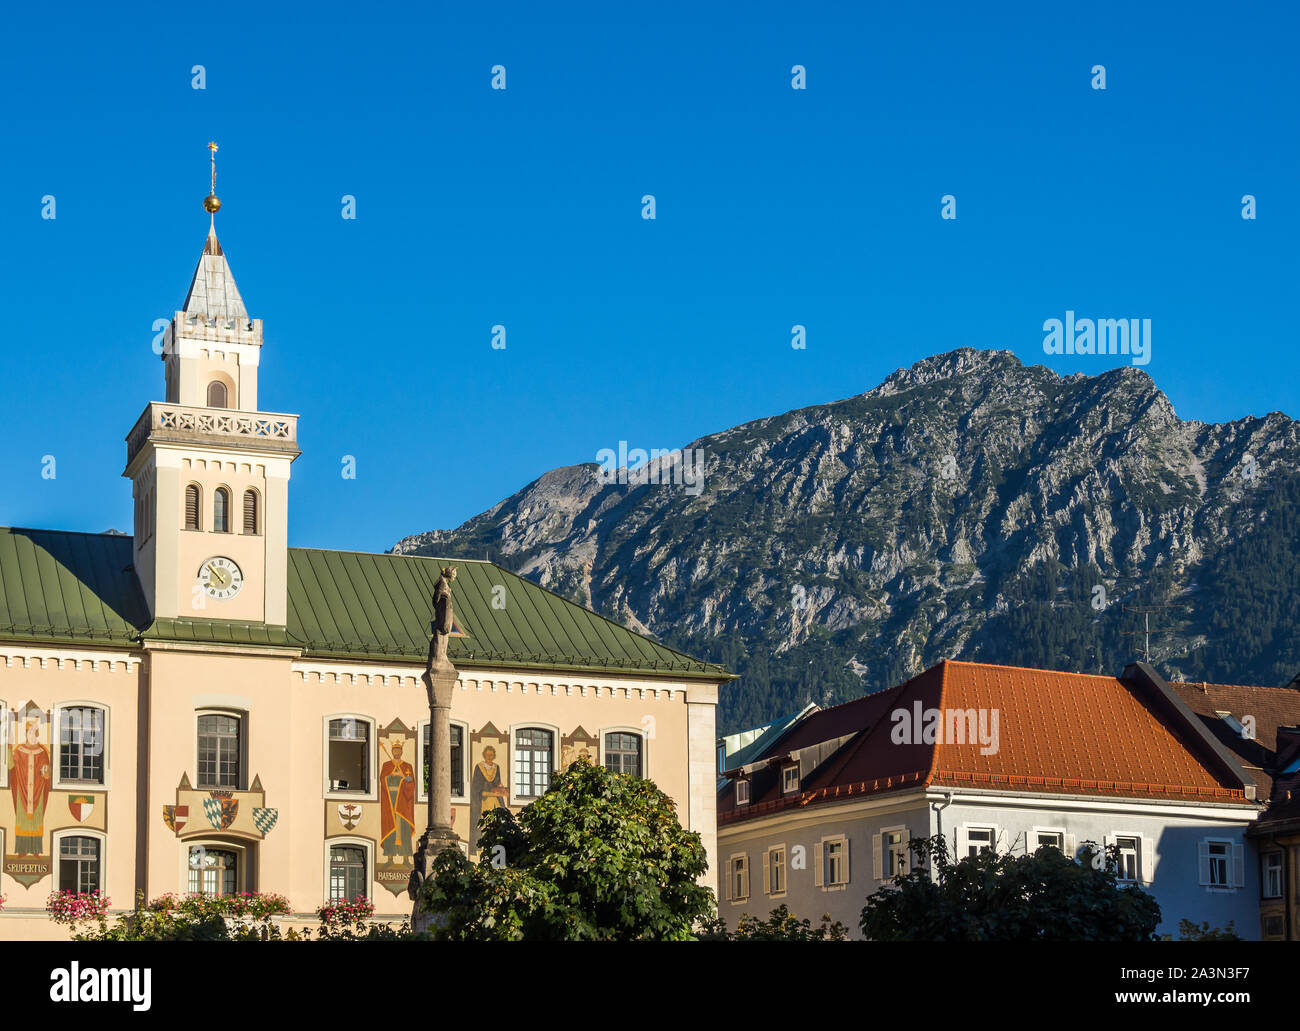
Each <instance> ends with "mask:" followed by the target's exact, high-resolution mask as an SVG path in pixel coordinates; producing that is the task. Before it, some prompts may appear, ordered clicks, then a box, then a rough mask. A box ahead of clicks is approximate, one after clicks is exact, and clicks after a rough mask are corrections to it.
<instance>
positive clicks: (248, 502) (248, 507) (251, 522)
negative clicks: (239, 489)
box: [244, 490, 261, 534]
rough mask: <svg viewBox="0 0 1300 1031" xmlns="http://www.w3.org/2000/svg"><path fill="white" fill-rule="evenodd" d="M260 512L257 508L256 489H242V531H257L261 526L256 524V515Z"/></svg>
mask: <svg viewBox="0 0 1300 1031" xmlns="http://www.w3.org/2000/svg"><path fill="white" fill-rule="evenodd" d="M260 514H261V513H259V512H258V510H257V491H255V490H246V491H244V533H250V534H251V533H259V532H260V531H261V527H260V526H259V525H258V522H257V520H258V517H259V515H260Z"/></svg>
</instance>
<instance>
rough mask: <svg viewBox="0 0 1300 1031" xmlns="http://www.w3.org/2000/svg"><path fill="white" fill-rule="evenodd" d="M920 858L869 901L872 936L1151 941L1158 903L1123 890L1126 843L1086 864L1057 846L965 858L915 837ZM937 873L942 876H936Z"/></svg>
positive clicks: (865, 927)
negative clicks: (1119, 870) (1121, 857)
mask: <svg viewBox="0 0 1300 1031" xmlns="http://www.w3.org/2000/svg"><path fill="white" fill-rule="evenodd" d="M911 848H912V851H913V852H914V853H915V855H916V857H917V859H918V860H919V861H918V862H916V863H914V864H913V869H912V870H911V872H909V873H907V874H902V875H899V876H896V877H894V878H893V881H892V884H891V885H889V886H886V887H883V888H881V889H880V890H879V891H877V892H875V893H874V894H873V895H871V896H869V897H868V898H867V904H866V906H865V907H863V910H862V920H861V924H860V926H861V928H862V931H863V933H864V934H865V935H866V936H867V937H868V938H871V939H874V940H877V941H1152V940H1154V939H1155V929H1156V925H1157V924H1159V923H1160V907H1159V905H1158V904H1157V903H1156V900H1155V899H1154V898H1153V897H1152V896H1150V895H1149V894H1147V893H1146V892H1145V891H1143V890H1142V889H1141V888H1140V887H1137V886H1135V885H1134V886H1121V884H1120V883H1119V880H1118V877H1117V875H1116V864H1117V862H1118V849H1116V848H1115V847H1114V846H1111V847H1110V848H1108V849H1106V850H1105V852H1104V853H1103V852H1100V851H1094V852H1085V853H1084V860H1083V861H1082V862H1078V861H1075V860H1074V859H1071V858H1070V857H1069V856H1065V855H1063V854H1062V853H1061V852H1059V851H1058V850H1056V849H1054V848H1048V847H1044V848H1040V849H1039V850H1038V851H1037V852H1034V853H1032V854H1030V855H1021V856H1013V855H1007V854H1005V853H997V852H992V851H984V852H980V853H979V854H978V855H974V856H967V857H965V858H963V859H961V860H959V861H957V862H955V863H954V862H952V861H951V860H950V859H949V857H948V848H947V845H946V844H945V842H944V839H943V835H936V836H935V837H933V838H918V839H913V840H912V842H911ZM931 870H933V871H934V873H935V876H933V877H932V876H931Z"/></svg>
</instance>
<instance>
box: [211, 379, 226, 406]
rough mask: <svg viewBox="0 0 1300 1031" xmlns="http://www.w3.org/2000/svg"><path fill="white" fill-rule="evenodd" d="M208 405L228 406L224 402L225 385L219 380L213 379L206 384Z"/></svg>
mask: <svg viewBox="0 0 1300 1031" xmlns="http://www.w3.org/2000/svg"><path fill="white" fill-rule="evenodd" d="M208 407H209V408H228V407H229V405H228V404H227V403H226V385H225V384H224V383H222V382H221V381H220V380H216V379H214V380H213V381H212V382H211V383H209V384H208Z"/></svg>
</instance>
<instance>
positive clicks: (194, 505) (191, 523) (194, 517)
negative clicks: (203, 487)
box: [185, 483, 202, 530]
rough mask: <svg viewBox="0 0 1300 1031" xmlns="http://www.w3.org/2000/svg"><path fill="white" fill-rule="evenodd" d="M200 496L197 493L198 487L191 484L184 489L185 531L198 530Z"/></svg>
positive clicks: (195, 484)
mask: <svg viewBox="0 0 1300 1031" xmlns="http://www.w3.org/2000/svg"><path fill="white" fill-rule="evenodd" d="M201 501H202V495H201V494H200V493H199V485H198V484H197V483H191V484H190V485H189V486H188V487H186V488H185V529H187V530H197V529H198V528H199V511H200V507H199V506H200V502H201Z"/></svg>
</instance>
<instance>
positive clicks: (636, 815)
mask: <svg viewBox="0 0 1300 1031" xmlns="http://www.w3.org/2000/svg"><path fill="white" fill-rule="evenodd" d="M480 826H481V828H482V834H481V836H480V838H479V843H478V858H477V861H476V862H472V863H471V862H470V860H468V859H467V858H465V856H464V855H462V854H461V853H460V852H459V851H458V850H448V851H446V852H444V853H442V854H441V855H440V856H438V858H437V860H436V861H435V864H434V870H433V873H432V875H431V876H430V877H429V878H428V879H427V880H426V881H425V882H424V883H423V885H422V886H421V900H422V902H423V904H424V906H425V908H426V909H427V911H428V912H429V913H430V914H431V915H432V916H433V918H434V924H435V926H434V928H433V930H432V935H433V937H434V938H436V939H439V940H455V941H466V940H473V941H518V940H530V941H539V940H540V941H560V940H567V941H574V940H579V941H655V940H685V939H690V938H693V937H695V932H696V929H697V928H699V927H701V926H703V925H705V924H706V923H707V922H709V921H710V920H711V918H712V917H713V914H714V912H715V905H714V897H713V892H712V890H710V889H709V888H708V887H705V886H704V885H702V884H700V883H699V880H698V879H699V878H700V876H701V875H702V874H703V873H704V871H705V870H706V869H707V866H708V860H707V854H706V853H705V850H704V846H703V845H702V844H701V842H700V836H699V835H698V834H696V833H694V832H692V831H687V830H683V828H682V826H681V824H680V823H679V822H678V819H677V812H676V806H675V805H674V803H673V800H672V799H671V798H669V797H668V796H667V795H665V794H664V793H663V792H662V791H660V790H659V789H658V788H657V787H656V786H655V785H654V783H653V782H651V781H649V780H644V779H642V778H640V777H633V776H629V775H626V774H618V773H612V772H610V771H609V770H606V769H605V768H604V767H603V766H593V765H592V764H591V763H590V762H588V761H586V760H585V759H579V760H577V761H575V762H574V763H573V764H572V765H571V766H569V767H568V768H567V769H566V770H565V771H564V772H562V773H559V774H557V775H556V776H555V777H554V779H553V781H552V784H551V790H550V791H548V792H547V793H546V794H545V795H543V796H542V797H541V798H539V799H537V800H536V801H535V802H533V803H532V804H531V805H529V806H527V807H525V808H524V809H523V810H522V811H521V812H520V814H519V816H518V818H517V819H516V818H515V817H514V816H512V815H511V813H510V812H509V811H508V810H505V809H497V810H489V811H488V812H487V813H485V814H484V816H483V819H482V821H481V824H480Z"/></svg>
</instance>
